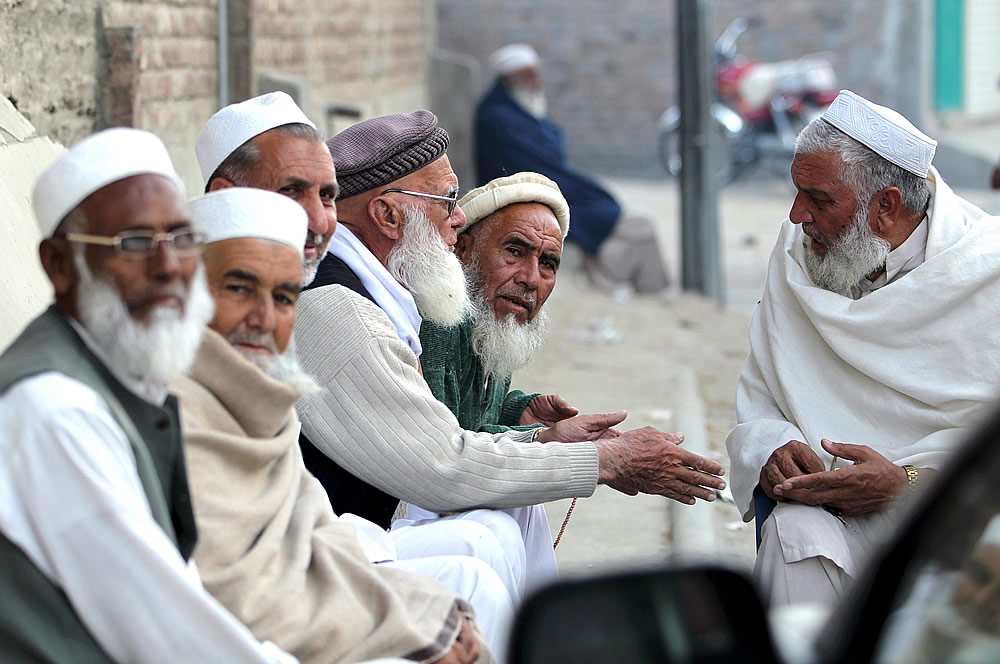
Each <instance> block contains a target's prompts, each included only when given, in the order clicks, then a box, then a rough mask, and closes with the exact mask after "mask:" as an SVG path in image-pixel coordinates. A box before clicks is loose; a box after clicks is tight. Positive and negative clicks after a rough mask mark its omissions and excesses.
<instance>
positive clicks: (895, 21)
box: [437, 0, 927, 176]
mask: <svg viewBox="0 0 1000 664" xmlns="http://www.w3.org/2000/svg"><path fill="white" fill-rule="evenodd" d="M705 4H706V5H707V6H708V8H709V12H710V21H711V25H712V28H711V41H713V42H714V40H715V38H716V37H717V36H718V35H719V34H720V33H721V32H722V30H723V29H724V28H725V26H726V25H727V24H728V23H729V22H730V21H731V20H732V19H733V18H735V17H737V16H740V15H744V14H746V13H747V12H748V9H749V10H751V11H754V12H756V13H758V14H759V15H760V16H761V17H762V18H763V25H762V26H761V27H759V28H756V29H754V30H753V31H751V32H748V33H746V34H744V35H743V37H742V38H741V40H740V42H739V45H740V49H741V50H742V51H743V52H744V53H745V54H746V56H747V57H750V58H753V59H759V60H764V61H774V60H779V59H788V58H795V57H800V56H802V55H807V54H811V53H815V52H818V51H824V52H827V54H828V55H829V58H830V60H831V61H832V62H833V64H834V67H835V69H836V71H837V74H838V76H839V77H840V82H841V83H842V85H843V86H844V87H851V88H852V89H855V90H857V91H858V92H859V93H861V94H866V95H872V96H874V97H876V98H879V99H882V100H884V103H889V104H895V103H897V101H898V100H904V101H907V102H912V104H911V107H908V108H907V111H908V112H910V113H913V112H914V111H916V110H918V109H917V108H916V106H917V104H919V102H920V99H918V98H917V99H915V98H913V96H912V94H911V93H912V90H913V89H914V88H915V87H916V86H919V84H920V71H918V70H919V62H920V59H919V58H916V57H913V56H914V52H917V51H919V49H920V48H921V47H920V43H921V42H920V40H919V39H918V37H919V31H920V30H921V25H920V23H919V22H918V21H917V20H916V18H915V17H917V16H918V15H919V14H920V11H914V10H915V9H918V8H920V7H922V6H923V5H926V4H927V0H920V2H912V3H911V2H909V0H844V1H843V2H828V1H827V0H771V1H770V2H767V3H747V2H746V1H745V0H712V1H711V2H706V3H705ZM437 9H438V45H439V46H440V47H441V48H443V49H447V50H449V51H455V52H458V53H462V54H467V55H471V56H474V57H475V58H476V59H477V60H478V61H479V62H480V63H482V64H483V65H485V63H486V58H487V56H488V55H489V54H490V53H491V52H492V51H493V50H495V49H496V48H499V47H500V46H502V45H504V44H507V43H510V42H527V43H530V44H532V45H533V46H534V47H535V48H536V49H537V50H538V52H539V53H540V54H541V57H542V60H543V72H542V74H543V77H544V79H545V84H546V90H547V92H548V93H549V107H550V109H551V115H552V117H553V118H554V119H555V120H556V122H558V123H559V124H560V125H562V126H563V127H564V128H565V130H566V134H567V142H568V145H569V151H570V157H571V159H572V160H573V161H574V162H575V163H577V164H578V165H580V166H582V167H585V168H590V169H595V170H600V171H608V172H618V173H631V174H639V175H642V174H646V175H651V176H660V175H661V174H662V170H661V169H660V167H659V165H658V163H657V160H656V155H655V146H656V137H657V119H658V118H659V115H660V114H661V113H662V112H663V110H664V109H666V108H667V107H668V106H670V105H671V104H673V103H674V102H675V99H676V78H677V77H676V72H675V67H676V53H675V48H676V47H675V43H676V42H675V37H674V19H675V6H674V3H673V2H663V1H662V0H620V1H619V2H605V1H604V0H548V1H547V2H544V3H541V2H538V1H537V0H506V1H505V2H503V3H485V2H469V1H468V0H438V2H437ZM487 78H488V77H487ZM907 95H909V96H907ZM469 112H470V113H471V109H470V111H469Z"/></svg>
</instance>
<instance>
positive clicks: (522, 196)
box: [458, 173, 569, 238]
mask: <svg viewBox="0 0 1000 664" xmlns="http://www.w3.org/2000/svg"><path fill="white" fill-rule="evenodd" d="M514 203H541V204H542V205H547V206H548V207H549V209H550V210H552V213H553V214H555V215H556V221H557V222H559V229H560V230H561V231H562V236H563V238H565V237H566V233H568V232H569V203H567V202H566V199H565V198H564V197H563V195H562V192H561V191H559V185H557V184H556V183H555V182H553V181H552V180H550V179H548V178H547V177H545V176H544V175H539V174H538V173H515V174H514V175H506V176H504V177H502V178H496V179H495V180H490V181H489V182H488V183H486V184H485V185H483V186H482V187H478V188H476V189H473V190H472V191H470V192H469V193H467V194H466V195H465V196H463V197H462V200H460V201H459V202H458V206H459V207H460V208H462V212H464V213H465V217H466V222H465V225H464V226H462V227H461V228H460V229H458V232H459V233H462V232H464V231H467V230H469V228H471V227H472V226H473V225H475V224H477V223H479V222H480V221H482V220H483V219H485V218H486V217H488V216H490V215H491V214H493V213H494V212H496V211H497V210H499V209H501V208H505V207H507V206H508V205H513V204H514Z"/></svg>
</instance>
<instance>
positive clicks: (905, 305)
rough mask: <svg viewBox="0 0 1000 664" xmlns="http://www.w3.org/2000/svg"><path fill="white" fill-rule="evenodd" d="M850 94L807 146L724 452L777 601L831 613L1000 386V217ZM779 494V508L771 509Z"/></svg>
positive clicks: (918, 140) (901, 124)
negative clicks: (998, 324) (956, 187)
mask: <svg viewBox="0 0 1000 664" xmlns="http://www.w3.org/2000/svg"><path fill="white" fill-rule="evenodd" d="M935 146H936V143H935V142H934V141H933V140H931V139H929V138H928V137H927V136H925V135H924V134H922V133H921V132H920V131H919V130H918V129H916V127H914V126H913V125H912V124H911V123H910V122H909V121H907V120H906V119H905V118H904V117H902V116H901V115H900V114H898V113H896V112H895V111H893V110H891V109H888V108H885V107H883V106H879V105H876V104H873V103H871V102H870V101H868V100H866V99H864V98H862V97H859V96H858V95H856V94H854V93H852V92H850V91H847V90H845V91H842V92H841V93H840V95H839V96H838V97H837V99H836V100H835V101H834V103H833V104H832V105H831V106H830V107H829V109H827V111H826V112H825V113H824V114H823V116H822V117H821V118H818V119H816V120H815V121H813V122H812V123H810V124H809V125H808V126H807V127H806V128H805V129H804V130H803V131H802V133H801V134H800V135H799V137H798V140H797V142H796V155H795V159H794V161H793V163H792V169H791V173H792V180H793V182H794V183H795V186H796V188H797V189H798V193H797V195H796V197H795V201H794V203H793V204H792V208H791V211H790V212H789V221H787V222H785V224H784V225H783V226H782V228H781V232H780V234H779V237H778V241H777V244H776V245H775V248H774V251H773V253H772V254H771V260H770V264H769V266H768V277H767V283H766V286H765V289H764V294H763V297H762V298H761V303H760V305H759V306H758V308H757V311H756V313H755V315H754V318H753V322H752V323H751V327H750V357H749V359H748V360H747V364H746V366H745V367H744V369H743V373H742V374H741V376H740V380H739V385H738V387H737V394H736V409H737V418H738V424H737V426H736V428H735V429H733V431H732V432H731V433H730V434H729V437H728V439H727V441H726V446H727V448H728V450H729V456H730V458H731V460H732V474H733V493H734V495H735V497H736V500H737V503H738V505H739V508H740V510H741V511H742V512H743V514H744V518H745V519H746V520H750V519H751V518H753V517H754V516H755V512H756V517H757V520H758V526H761V524H762V526H763V527H762V530H761V538H762V539H761V544H760V550H759V552H758V555H757V564H756V574H757V575H758V577H759V578H760V580H761V582H762V586H763V587H764V590H765V592H766V593H767V594H768V595H769V597H770V600H771V602H772V603H794V602H806V601H808V602H819V603H832V602H833V601H834V600H835V599H836V598H837V597H838V596H840V595H842V594H843V593H844V591H845V589H846V587H847V586H848V585H849V583H850V581H851V580H852V579H853V578H855V577H856V575H857V574H858V572H859V570H860V569H861V567H862V565H863V564H864V562H865V561H866V559H867V558H868V557H869V555H870V554H871V552H872V550H873V548H874V547H875V546H877V545H878V543H879V542H880V541H881V540H882V539H883V538H884V537H885V536H886V534H887V533H888V532H890V531H891V528H892V527H893V525H894V524H895V523H896V521H897V511H898V504H899V503H900V502H901V501H904V500H905V498H906V497H907V496H909V495H910V494H912V493H914V492H916V491H920V488H921V486H922V485H924V484H925V483H926V482H927V481H928V480H929V479H930V478H931V477H932V476H933V475H934V473H935V472H936V469H938V468H939V467H940V466H941V464H942V463H944V462H946V461H947V459H948V458H949V456H950V455H951V452H952V451H953V450H954V449H955V448H956V446H957V445H959V444H960V443H961V442H962V441H963V439H964V438H965V437H966V436H967V435H968V433H969V431H970V428H972V427H975V426H976V425H977V423H978V422H979V421H980V420H981V419H982V418H983V416H984V415H985V414H987V413H988V412H989V410H990V409H991V408H992V406H993V404H994V403H995V398H996V389H997V385H998V384H1000V335H998V334H997V332H996V331H995V326H994V325H993V321H994V320H995V319H996V317H997V313H998V311H997V309H998V306H1000V305H998V303H1000V252H998V249H1000V223H998V222H1000V220H998V219H996V218H993V217H990V216H988V215H986V214H985V213H984V212H983V211H982V210H979V209H978V208H976V207H975V206H973V205H971V204H970V203H968V202H967V201H965V200H963V199H961V198H959V197H958V196H956V195H955V193H954V192H952V190H951V189H950V188H949V187H948V185H947V184H946V183H945V182H944V180H943V179H942V178H941V175H940V174H939V173H938V172H937V171H936V170H935V169H934V168H933V166H931V159H932V157H933V155H934V150H935ZM772 501H777V505H776V507H774V509H773V512H771V513H770V516H767V512H768V509H769V506H770V505H773V502H772Z"/></svg>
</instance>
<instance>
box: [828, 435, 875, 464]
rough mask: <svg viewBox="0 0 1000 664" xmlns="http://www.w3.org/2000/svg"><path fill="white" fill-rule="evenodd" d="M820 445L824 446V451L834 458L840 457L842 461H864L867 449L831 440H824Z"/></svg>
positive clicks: (862, 446)
mask: <svg viewBox="0 0 1000 664" xmlns="http://www.w3.org/2000/svg"><path fill="white" fill-rule="evenodd" d="M819 444H820V445H822V446H823V449H824V450H826V451H827V452H829V453H830V454H832V455H833V456H838V457H840V458H842V459H847V460H848V461H855V462H857V461H863V460H864V458H865V453H864V450H865V449H866V448H865V446H864V445H851V444H850V443H835V442H833V441H832V440H830V439H829V438H823V439H822V440H820V441H819Z"/></svg>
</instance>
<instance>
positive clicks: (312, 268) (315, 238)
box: [302, 231, 333, 288]
mask: <svg viewBox="0 0 1000 664" xmlns="http://www.w3.org/2000/svg"><path fill="white" fill-rule="evenodd" d="M330 232H331V233H332V232H333V231H330ZM308 233H309V239H311V240H312V243H313V244H314V245H315V246H317V247H319V246H322V244H323V237H324V236H322V235H316V234H315V233H313V232H312V231H308ZM324 258H326V251H322V252H316V255H315V256H313V257H312V258H305V259H303V260H302V287H303V288H305V287H306V286H308V285H309V284H311V283H312V282H313V279H315V278H316V272H318V271H319V264H320V263H322V262H323V259H324Z"/></svg>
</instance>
